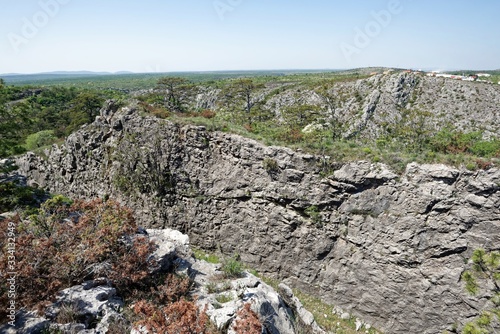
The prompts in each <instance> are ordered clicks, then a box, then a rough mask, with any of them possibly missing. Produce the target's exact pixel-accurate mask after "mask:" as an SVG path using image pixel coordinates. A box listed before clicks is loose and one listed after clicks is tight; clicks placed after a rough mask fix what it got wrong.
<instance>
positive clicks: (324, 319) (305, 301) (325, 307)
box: [256, 274, 382, 334]
mask: <svg viewBox="0 0 500 334" xmlns="http://www.w3.org/2000/svg"><path fill="white" fill-rule="evenodd" d="M256 276H258V277H259V278H260V279H262V280H263V281H264V283H266V284H268V285H269V286H271V287H273V288H274V289H275V290H277V289H278V285H279V284H280V282H279V281H278V280H276V279H273V278H269V277H266V276H263V275H260V274H259V275H256ZM293 293H294V295H295V296H296V297H297V298H298V299H299V300H300V302H301V303H302V305H304V308H305V309H306V310H308V311H309V312H311V313H312V314H313V316H314V320H316V323H317V324H318V325H319V326H320V327H321V328H322V329H324V330H326V331H328V332H332V333H339V334H355V333H360V332H363V333H364V332H368V333H369V334H379V333H382V332H380V331H378V330H377V329H375V328H370V329H366V328H365V327H363V328H362V329H361V331H360V332H356V324H355V321H356V318H355V317H351V318H350V319H348V320H344V319H341V318H340V317H339V316H338V315H336V314H334V313H333V308H334V306H333V305H330V304H327V303H325V302H323V301H322V300H321V299H320V298H317V297H314V296H311V295H308V294H306V293H304V292H302V291H301V290H298V289H293Z"/></svg>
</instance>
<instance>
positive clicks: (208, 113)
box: [201, 109, 216, 119]
mask: <svg viewBox="0 0 500 334" xmlns="http://www.w3.org/2000/svg"><path fill="white" fill-rule="evenodd" d="M215 115H216V114H215V111H212V110H208V109H205V110H203V111H202V112H201V117H204V118H207V119H211V118H214V117H215Z"/></svg>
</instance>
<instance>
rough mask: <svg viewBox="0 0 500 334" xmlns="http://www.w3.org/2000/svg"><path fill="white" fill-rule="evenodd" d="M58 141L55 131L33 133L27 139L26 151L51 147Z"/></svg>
mask: <svg viewBox="0 0 500 334" xmlns="http://www.w3.org/2000/svg"><path fill="white" fill-rule="evenodd" d="M56 140H57V137H56V136H55V135H54V131H53V130H43V131H39V132H37V133H33V134H31V135H29V136H28V137H27V138H26V149H28V150H35V149H37V148H40V147H43V146H47V145H51V144H53V143H54V142H55V141H56Z"/></svg>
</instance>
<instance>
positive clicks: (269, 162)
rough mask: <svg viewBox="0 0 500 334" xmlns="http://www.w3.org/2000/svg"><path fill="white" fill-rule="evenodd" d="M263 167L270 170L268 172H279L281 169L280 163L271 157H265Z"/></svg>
mask: <svg viewBox="0 0 500 334" xmlns="http://www.w3.org/2000/svg"><path fill="white" fill-rule="evenodd" d="M262 167H264V169H265V170H266V171H267V172H268V173H277V172H279V170H280V167H279V165H278V162H277V161H276V160H274V159H271V158H265V159H264V160H263V161H262Z"/></svg>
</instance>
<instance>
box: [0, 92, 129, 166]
mask: <svg viewBox="0 0 500 334" xmlns="http://www.w3.org/2000/svg"><path fill="white" fill-rule="evenodd" d="M122 97H123V95H122V94H120V93H117V92H115V91H109V90H99V91H97V90H88V89H83V88H75V87H70V88H65V87H57V86H56V87H40V88H38V87H31V86H25V87H17V86H6V85H4V84H0V158H2V157H7V156H10V155H14V154H19V153H23V152H24V151H26V150H33V149H36V148H39V147H42V146H45V145H50V144H52V143H53V142H55V141H56V140H58V139H61V138H64V137H66V136H68V135H69V134H70V133H72V132H73V131H75V130H76V129H78V128H79V127H80V126H81V125H83V124H86V123H89V122H92V121H93V120H94V118H95V116H97V115H98V113H99V109H100V108H101V107H102V104H103V102H104V101H105V100H106V99H109V98H116V99H119V98H122Z"/></svg>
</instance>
